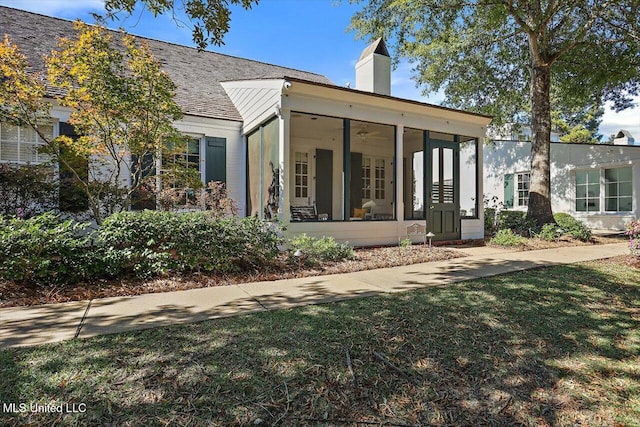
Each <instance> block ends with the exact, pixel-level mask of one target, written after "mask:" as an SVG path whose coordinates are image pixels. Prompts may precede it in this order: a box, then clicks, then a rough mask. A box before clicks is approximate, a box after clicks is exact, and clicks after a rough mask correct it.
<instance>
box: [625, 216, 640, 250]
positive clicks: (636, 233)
mask: <svg viewBox="0 0 640 427" xmlns="http://www.w3.org/2000/svg"><path fill="white" fill-rule="evenodd" d="M626 235H627V236H629V251H631V255H634V256H640V220H634V221H631V222H630V223H629V224H627V231H626Z"/></svg>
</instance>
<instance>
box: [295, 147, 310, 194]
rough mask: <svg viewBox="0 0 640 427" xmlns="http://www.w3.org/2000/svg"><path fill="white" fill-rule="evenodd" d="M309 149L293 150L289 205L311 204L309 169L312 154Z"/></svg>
mask: <svg viewBox="0 0 640 427" xmlns="http://www.w3.org/2000/svg"><path fill="white" fill-rule="evenodd" d="M311 153H312V151H311V150H295V151H294V153H293V185H292V188H291V206H311V205H313V194H312V189H313V186H312V185H311V184H312V182H313V174H312V171H311V168H312V164H313V155H312V154H311Z"/></svg>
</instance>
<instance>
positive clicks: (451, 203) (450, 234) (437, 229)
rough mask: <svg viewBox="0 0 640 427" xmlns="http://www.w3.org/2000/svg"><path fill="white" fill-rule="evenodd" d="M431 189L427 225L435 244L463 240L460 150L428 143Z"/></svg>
mask: <svg viewBox="0 0 640 427" xmlns="http://www.w3.org/2000/svg"><path fill="white" fill-rule="evenodd" d="M427 152H428V153H429V157H430V160H429V163H427V164H430V165H431V168H430V169H431V173H430V175H431V180H430V181H431V185H430V186H428V187H427V188H428V192H429V194H428V196H427V200H429V202H430V204H429V210H428V211H427V224H428V225H429V228H430V230H429V231H431V232H433V234H435V237H434V238H433V239H434V240H458V239H460V191H459V189H460V146H459V144H458V143H457V142H449V141H440V140H434V139H432V140H429V149H428V150H427Z"/></svg>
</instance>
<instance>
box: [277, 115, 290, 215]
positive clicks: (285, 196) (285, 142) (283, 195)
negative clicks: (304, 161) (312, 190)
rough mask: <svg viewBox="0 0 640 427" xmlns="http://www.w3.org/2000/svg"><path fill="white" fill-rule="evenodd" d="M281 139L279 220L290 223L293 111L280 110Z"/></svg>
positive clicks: (279, 149)
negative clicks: (290, 147) (290, 165)
mask: <svg viewBox="0 0 640 427" xmlns="http://www.w3.org/2000/svg"><path fill="white" fill-rule="evenodd" d="M278 111H279V112H280V114H279V116H278V119H279V129H280V132H279V138H278V159H279V160H280V197H279V199H278V218H279V219H280V221H284V222H289V205H290V204H291V203H290V201H289V193H290V190H289V184H288V183H289V182H290V181H291V180H290V179H289V178H288V177H289V171H290V169H291V168H290V167H289V144H290V139H289V134H290V128H291V126H290V124H291V111H290V110H288V109H287V110H285V109H283V108H278Z"/></svg>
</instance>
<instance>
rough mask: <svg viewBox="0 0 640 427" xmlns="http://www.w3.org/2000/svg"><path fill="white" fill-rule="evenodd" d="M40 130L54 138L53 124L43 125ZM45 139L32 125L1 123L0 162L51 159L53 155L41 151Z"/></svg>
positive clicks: (27, 161) (26, 161) (42, 161)
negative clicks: (22, 125)
mask: <svg viewBox="0 0 640 427" xmlns="http://www.w3.org/2000/svg"><path fill="white" fill-rule="evenodd" d="M39 129H40V132H41V133H42V134H43V135H44V136H45V137H46V138H47V139H49V140H51V139H53V125H51V124H49V125H41V126H40V127H39ZM44 145H45V141H43V140H42V139H41V138H40V135H38V133H37V132H36V131H35V130H33V129H32V128H31V127H26V126H25V127H21V126H16V125H11V124H8V123H0V162H1V163H25V164H26V163H30V164H39V163H44V162H47V161H49V160H51V156H49V155H48V154H45V153H43V152H41V150H40V148H41V147H43V146H44Z"/></svg>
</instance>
